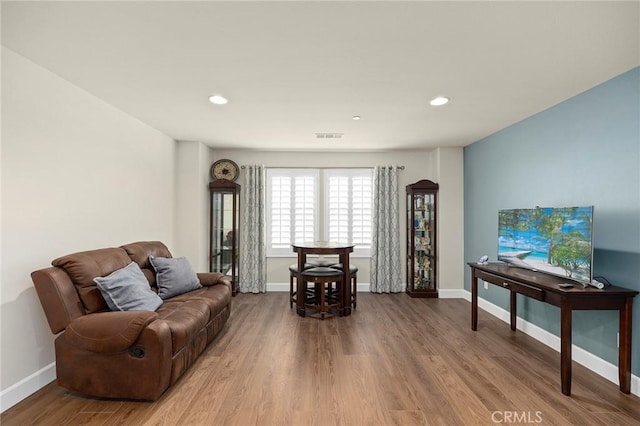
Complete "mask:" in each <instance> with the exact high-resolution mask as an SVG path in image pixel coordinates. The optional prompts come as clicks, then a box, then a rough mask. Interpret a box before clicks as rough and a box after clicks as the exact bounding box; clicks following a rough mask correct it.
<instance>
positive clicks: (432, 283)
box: [407, 180, 438, 297]
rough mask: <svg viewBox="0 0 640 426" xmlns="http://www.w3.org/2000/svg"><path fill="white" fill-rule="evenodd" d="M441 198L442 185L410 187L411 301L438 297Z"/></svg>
mask: <svg viewBox="0 0 640 426" xmlns="http://www.w3.org/2000/svg"><path fill="white" fill-rule="evenodd" d="M437 194H438V184H437V183H434V182H431V181H430V180H421V181H419V182H416V183H414V184H412V185H407V294H408V295H409V296H411V297H438V285H437V282H436V277H437V275H436V253H437V252H436V212H437Z"/></svg>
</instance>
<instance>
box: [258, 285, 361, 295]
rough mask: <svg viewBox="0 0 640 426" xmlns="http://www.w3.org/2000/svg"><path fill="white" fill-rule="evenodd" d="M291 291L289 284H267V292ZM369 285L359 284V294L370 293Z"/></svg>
mask: <svg viewBox="0 0 640 426" xmlns="http://www.w3.org/2000/svg"><path fill="white" fill-rule="evenodd" d="M279 291H286V292H288V291H289V283H267V292H268V293H270V292H279ZM368 291H369V283H358V292H368Z"/></svg>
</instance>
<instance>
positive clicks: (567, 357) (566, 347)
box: [560, 300, 571, 395]
mask: <svg viewBox="0 0 640 426" xmlns="http://www.w3.org/2000/svg"><path fill="white" fill-rule="evenodd" d="M560 380H561V382H562V393H563V394H565V395H571V305H570V304H569V302H568V301H566V300H563V301H562V303H561V306H560Z"/></svg>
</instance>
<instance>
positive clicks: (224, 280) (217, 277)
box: [196, 272, 232, 291]
mask: <svg viewBox="0 0 640 426" xmlns="http://www.w3.org/2000/svg"><path fill="white" fill-rule="evenodd" d="M196 275H198V279H199V280H200V284H202V285H203V286H205V287H209V286H212V285H219V284H222V285H226V286H227V287H229V291H231V290H232V287H231V277H228V276H226V275H225V274H223V273H222V272H198V273H197V274H196Z"/></svg>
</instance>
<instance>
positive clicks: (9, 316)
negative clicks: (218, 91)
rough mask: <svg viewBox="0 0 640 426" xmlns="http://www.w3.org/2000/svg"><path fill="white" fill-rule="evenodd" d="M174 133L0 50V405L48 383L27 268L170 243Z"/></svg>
mask: <svg viewBox="0 0 640 426" xmlns="http://www.w3.org/2000/svg"><path fill="white" fill-rule="evenodd" d="M174 161H175V144H174V142H173V140H172V139H171V138H169V137H167V136H165V135H163V134H161V133H160V132H158V131H156V130H154V129H152V128H150V127H148V126H147V125H145V124H143V123H141V122H140V121H138V120H136V119H134V118H132V117H130V116H128V115H126V114H124V113H122V112H120V111H118V110H116V109H114V108H113V107H111V106H110V105H108V104H106V103H104V102H103V101H101V100H100V99H97V98H95V97H94V96H92V95H90V94H88V93H86V92H84V91H82V90H81V89H79V88H77V87H75V86H73V85H71V84H69V83H68V82H66V81H64V80H62V79H61V78H59V77H57V76H56V75H54V74H52V73H50V72H49V71H47V70H45V69H43V68H41V67H39V66H38V65H36V64H34V63H32V62H30V61H28V60H27V59H25V58H23V57H21V56H19V55H17V54H15V53H13V52H12V51H10V50H8V49H6V48H4V47H3V48H2V159H1V165H2V182H1V185H2V192H1V193H2V209H1V211H2V216H1V224H2V226H1V230H2V251H1V262H2V268H1V269H2V271H1V274H0V278H1V282H0V289H1V291H0V318H1V320H2V321H1V332H2V333H1V335H0V338H1V339H2V342H1V345H0V346H1V352H0V353H1V359H0V372H1V378H0V381H1V383H0V385H1V389H2V394H1V396H2V401H1V404H2V407H0V408H1V409H2V410H4V409H6V408H8V407H9V406H11V405H13V404H14V403H15V402H17V401H19V400H20V399H22V398H24V397H26V396H27V395H28V394H29V393H31V392H33V391H35V390H37V389H38V388H39V387H41V386H43V385H44V384H46V383H47V382H49V381H51V380H53V378H54V372H53V371H52V369H51V366H52V363H53V362H54V353H53V336H52V334H51V331H50V330H49V327H48V325H47V323H46V319H45V317H44V314H43V311H42V307H41V306H40V302H39V300H38V298H37V295H36V293H35V290H34V288H33V284H32V282H31V278H30V273H31V271H33V270H36V269H39V268H43V267H47V266H48V265H49V264H50V262H51V260H52V259H54V258H55V257H58V256H61V255H64V254H68V253H71V252H75V251H80V250H88V249H95V248H100V247H108V246H118V245H121V244H126V243H128V242H132V241H137V240H147V239H158V240H162V241H164V242H165V243H166V244H167V245H168V246H169V248H170V249H171V248H172V244H173V241H174V238H173V225H174V205H175V203H174V199H175V197H174V167H175V165H174Z"/></svg>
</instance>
